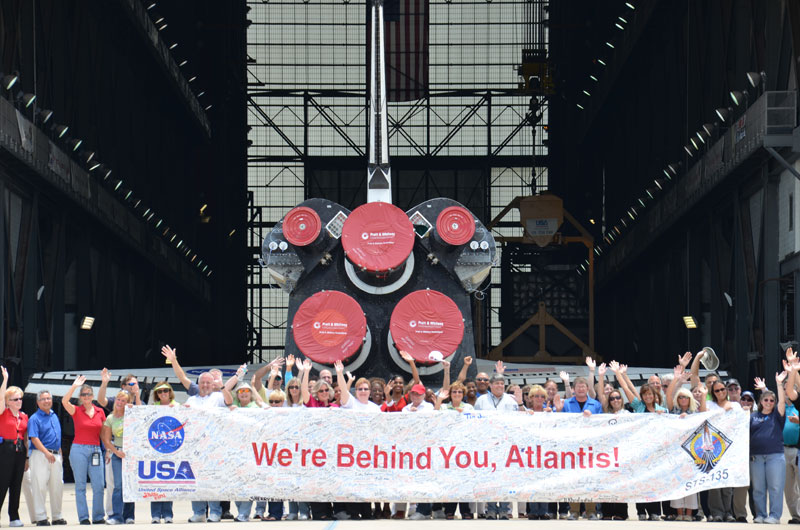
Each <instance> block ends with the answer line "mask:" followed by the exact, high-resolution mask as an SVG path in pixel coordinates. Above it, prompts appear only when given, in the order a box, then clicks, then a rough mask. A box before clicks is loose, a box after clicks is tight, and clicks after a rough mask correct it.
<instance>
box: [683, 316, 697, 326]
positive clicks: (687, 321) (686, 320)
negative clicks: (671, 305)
mask: <svg viewBox="0 0 800 530" xmlns="http://www.w3.org/2000/svg"><path fill="white" fill-rule="evenodd" d="M683 325H684V326H686V329H696V328H697V322H696V321H695V319H694V317H693V316H690V315H689V316H685V317H683Z"/></svg>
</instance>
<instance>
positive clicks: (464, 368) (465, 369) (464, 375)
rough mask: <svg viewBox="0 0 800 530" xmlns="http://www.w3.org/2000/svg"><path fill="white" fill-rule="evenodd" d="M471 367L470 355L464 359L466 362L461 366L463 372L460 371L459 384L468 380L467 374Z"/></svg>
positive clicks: (457, 378)
mask: <svg viewBox="0 0 800 530" xmlns="http://www.w3.org/2000/svg"><path fill="white" fill-rule="evenodd" d="M470 366H472V357H470V356H469V355H468V356H466V357H464V361H463V362H462V364H461V370H459V372H458V376H457V377H456V381H457V382H459V383H463V382H464V381H466V380H467V372H469V367H470Z"/></svg>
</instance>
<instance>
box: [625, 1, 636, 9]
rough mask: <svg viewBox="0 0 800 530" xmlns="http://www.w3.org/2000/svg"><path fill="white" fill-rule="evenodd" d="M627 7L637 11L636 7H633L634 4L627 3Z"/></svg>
mask: <svg viewBox="0 0 800 530" xmlns="http://www.w3.org/2000/svg"><path fill="white" fill-rule="evenodd" d="M625 7H627V8H628V9H630V10H634V9H636V6H634V5H633V4H631V3H630V2H625Z"/></svg>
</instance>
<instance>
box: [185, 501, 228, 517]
mask: <svg viewBox="0 0 800 530" xmlns="http://www.w3.org/2000/svg"><path fill="white" fill-rule="evenodd" d="M206 506H208V515H216V516H217V517H220V516H221V515H222V506H220V505H219V501H192V515H201V516H203V517H205V516H206Z"/></svg>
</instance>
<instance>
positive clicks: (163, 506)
mask: <svg viewBox="0 0 800 530" xmlns="http://www.w3.org/2000/svg"><path fill="white" fill-rule="evenodd" d="M148 403H149V404H150V405H153V406H156V407H175V406H177V405H178V402H177V401H175V391H174V390H173V389H172V385H171V384H169V382H167V381H161V382H160V383H158V384H157V385H156V386H155V388H153V393H152V395H151V397H150V401H149V402H148ZM150 518H151V521H152V523H153V524H159V523H161V521H162V520H163V521H164V523H172V518H173V511H172V501H153V502H151V503H150Z"/></svg>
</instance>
